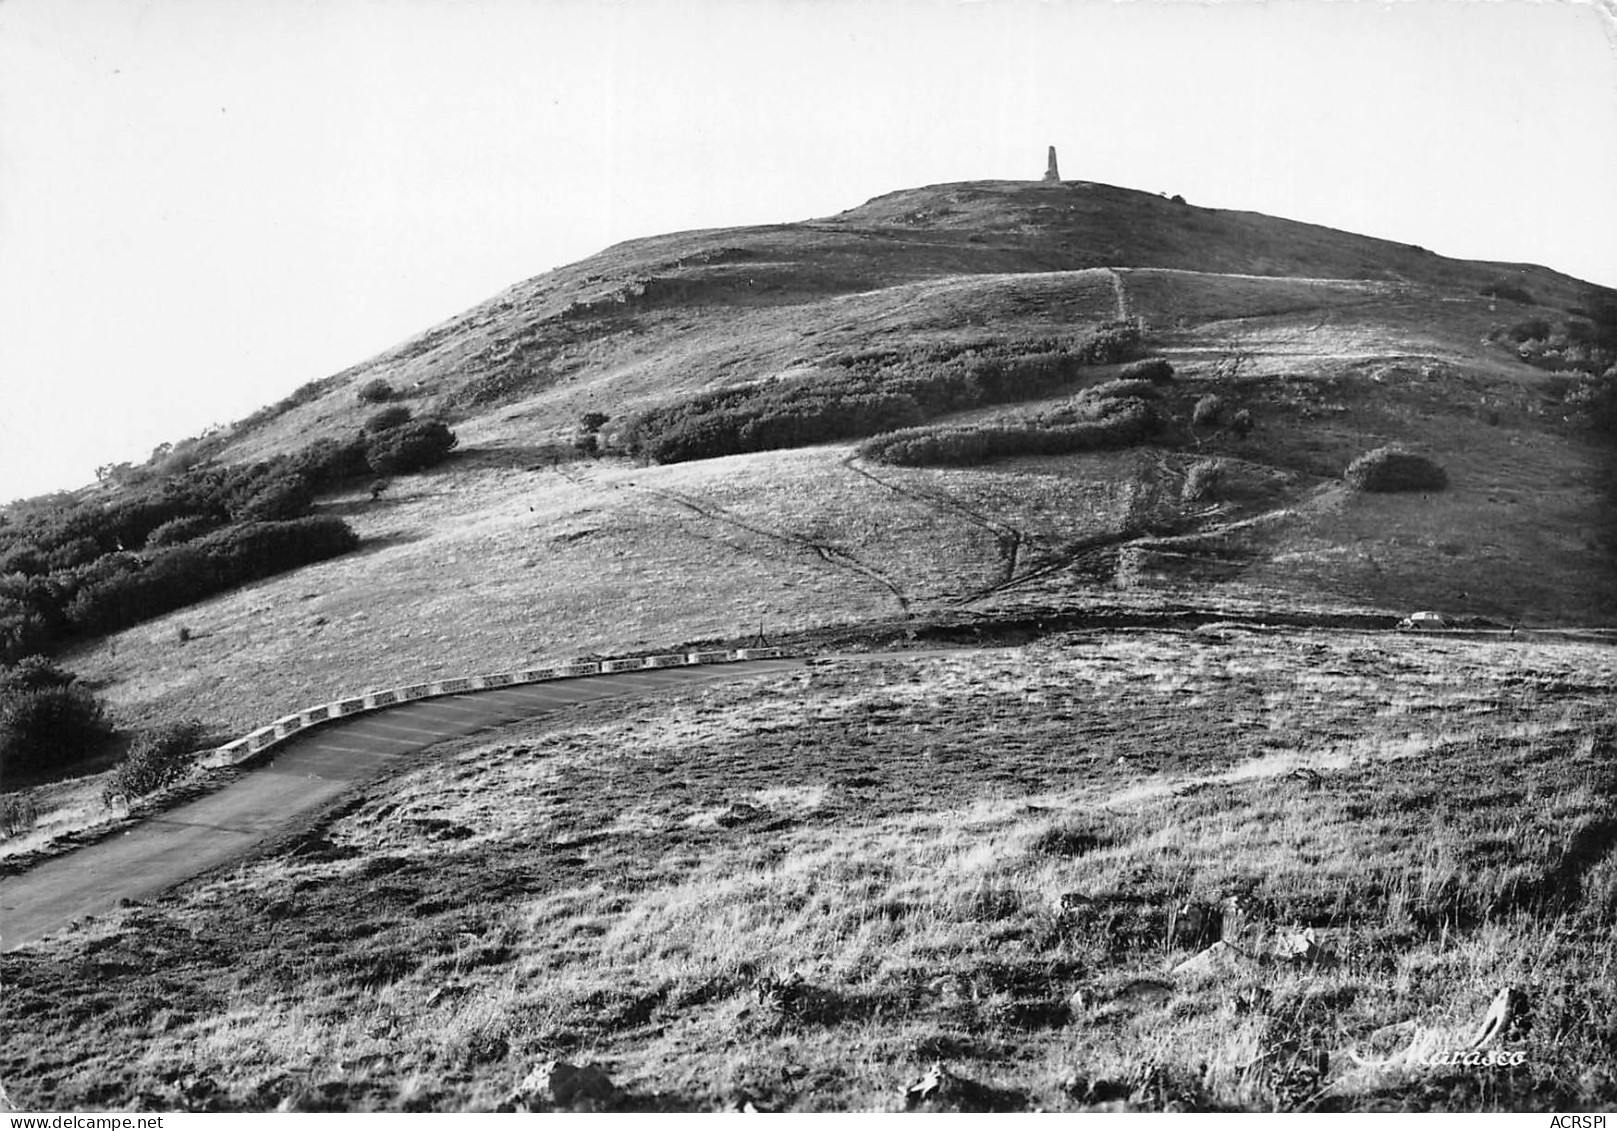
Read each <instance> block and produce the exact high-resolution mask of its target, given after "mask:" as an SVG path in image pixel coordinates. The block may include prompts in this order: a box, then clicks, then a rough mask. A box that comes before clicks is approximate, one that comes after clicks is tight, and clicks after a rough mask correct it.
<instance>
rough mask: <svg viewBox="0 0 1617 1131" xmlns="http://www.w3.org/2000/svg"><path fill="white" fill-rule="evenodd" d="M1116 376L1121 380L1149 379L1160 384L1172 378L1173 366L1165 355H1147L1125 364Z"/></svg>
mask: <svg viewBox="0 0 1617 1131" xmlns="http://www.w3.org/2000/svg"><path fill="white" fill-rule="evenodd" d="M1117 376H1118V379H1119V380H1122V381H1150V382H1151V383H1152V384H1157V385H1161V384H1166V383H1167V382H1169V381H1172V380H1173V366H1172V365H1170V364H1168V359H1167V358H1165V357H1147V358H1142V359H1140V360H1139V361H1132V362H1130V363H1129V364H1127V365H1125V366H1124V367H1123V371H1122V372H1121V373H1119V374H1118V375H1117Z"/></svg>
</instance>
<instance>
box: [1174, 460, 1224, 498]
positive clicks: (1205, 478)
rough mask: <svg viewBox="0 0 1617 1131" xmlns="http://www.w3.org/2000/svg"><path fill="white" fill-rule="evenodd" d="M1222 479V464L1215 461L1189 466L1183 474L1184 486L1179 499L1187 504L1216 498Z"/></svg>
mask: <svg viewBox="0 0 1617 1131" xmlns="http://www.w3.org/2000/svg"><path fill="white" fill-rule="evenodd" d="M1223 478H1224V464H1223V463H1222V462H1221V461H1219V460H1216V459H1208V460H1202V461H1201V462H1200V463H1197V464H1193V465H1191V468H1190V470H1189V471H1188V472H1186V473H1185V486H1184V489H1183V491H1181V493H1180V497H1181V498H1183V499H1184V500H1185V502H1187V503H1196V502H1200V501H1201V500H1203V499H1212V498H1216V497H1217V496H1218V484H1219V481H1220V480H1221V479H1223Z"/></svg>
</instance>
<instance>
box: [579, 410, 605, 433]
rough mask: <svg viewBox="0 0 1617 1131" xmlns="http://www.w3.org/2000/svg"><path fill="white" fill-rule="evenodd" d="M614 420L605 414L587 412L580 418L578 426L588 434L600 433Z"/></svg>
mask: <svg viewBox="0 0 1617 1131" xmlns="http://www.w3.org/2000/svg"><path fill="white" fill-rule="evenodd" d="M611 419H612V418H611V417H610V416H608V415H607V414H606V413H604V412H586V413H585V414H584V415H583V416H581V417H579V418H578V426H579V427H580V428H582V429H584V431H586V432H599V431H600V430H601V428H602V426H603V425H605V424H606V422H607V421H609V420H611Z"/></svg>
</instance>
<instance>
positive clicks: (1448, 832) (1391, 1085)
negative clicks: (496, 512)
mask: <svg viewBox="0 0 1617 1131" xmlns="http://www.w3.org/2000/svg"><path fill="white" fill-rule="evenodd" d="M1614 678H1617V669H1614V667H1613V653H1612V652H1611V651H1610V649H1608V648H1599V647H1584V646H1568V645H1547V644H1536V643H1524V642H1516V643H1514V644H1510V645H1499V644H1489V643H1480V642H1475V641H1463V640H1446V641H1433V640H1429V639H1412V638H1398V637H1389V636H1387V635H1385V634H1356V633H1348V634H1342V633H1338V634H1331V635H1326V634H1309V633H1285V634H1281V633H1268V632H1264V633H1251V632H1245V631H1236V630H1231V629H1220V628H1216V627H1213V628H1209V629H1206V630H1202V631H1199V632H1196V633H1187V634H1164V633H1125V634H1113V635H1099V634H1097V635H1079V636H1070V637H1058V638H1051V639H1047V640H1046V641H1045V642H1043V643H1041V644H1039V645H1037V646H1033V647H1025V648H1013V649H998V650H993V649H991V650H968V651H960V652H954V653H943V654H933V655H911V656H892V657H887V658H881V659H875V660H866V661H857V662H855V661H838V662H832V663H825V664H821V665H818V666H815V667H812V668H810V669H808V670H806V671H803V672H801V673H795V674H792V675H790V676H785V677H779V678H774V679H771V680H769V681H765V682H757V683H753V684H738V685H734V686H727V687H723V688H713V689H709V690H706V691H704V692H702V693H701V694H700V695H699V696H685V697H677V698H669V697H664V698H662V699H659V700H657V701H653V702H646V703H642V704H637V705H634V706H630V707H627V708H625V707H623V706H621V705H620V706H611V707H608V706H601V707H591V708H588V709H585V710H581V711H578V712H574V713H570V714H569V715H568V716H566V717H561V716H558V717H554V718H552V719H549V720H546V721H545V722H543V723H539V724H533V725H530V726H528V727H525V728H522V727H519V728H514V729H512V730H509V731H507V732H505V733H503V734H501V735H499V736H498V737H496V738H491V739H481V740H475V741H467V742H464V743H461V744H459V745H457V746H455V747H453V748H451V749H448V750H441V751H438V752H435V753H431V754H428V755H426V756H423V757H421V758H419V759H417V760H416V762H415V764H414V766H413V768H411V769H410V770H408V771H407V772H404V773H403V774H401V775H400V776H398V777H397V778H396V779H394V780H391V781H388V782H385V783H381V784H378V785H376V786H373V787H369V788H368V789H367V790H366V791H365V792H362V793H361V794H359V795H358V796H356V797H354V798H352V799H351V802H350V803H349V804H348V805H347V806H345V807H344V808H343V810H342V811H341V812H339V813H337V814H334V815H332V816H331V817H330V818H328V819H327V820H325V821H323V822H321V823H319V824H317V825H315V826H313V827H310V828H307V829H303V830H301V831H300V832H299V833H298V834H297V835H296V836H295V837H293V838H291V839H289V840H288V841H287V842H286V843H285V844H283V845H282V846H281V848H280V849H279V850H277V851H273V852H271V853H269V854H268V855H266V856H264V857H263V858H261V859H259V860H256V861H254V862H251V863H248V864H246V865H243V866H241V867H239V868H233V869H231V870H230V871H229V872H228V873H225V874H219V875H216V876H214V877H211V878H209V879H206V880H205V881H203V882H201V883H199V884H196V885H194V886H193V887H192V888H191V889H189V890H187V891H185V892H182V893H177V894H173V895H170V896H168V897H165V898H163V899H160V900H158V901H155V902H153V903H150V904H147V905H142V906H137V907H132V908H127V909H124V910H121V911H119V912H117V913H116V914H115V915H113V916H111V917H109V918H108V919H106V920H104V921H100V922H96V923H93V924H86V925H84V926H82V927H81V928H78V929H75V930H73V931H71V932H69V933H67V934H65V935H63V936H61V937H59V938H58V939H56V940H55V941H52V942H48V943H46V944H44V945H42V946H41V947H40V948H38V949H37V950H35V951H32V952H27V953H22V954H14V955H6V956H4V957H3V958H0V977H3V979H4V982H5V984H6V987H7V996H6V1003H7V1015H8V1017H9V1018H10V1019H11V1020H12V1021H13V1022H14V1023H13V1024H8V1025H7V1026H6V1027H5V1028H4V1029H3V1030H0V1077H3V1078H4V1079H5V1081H6V1082H7V1085H8V1088H9V1089H10V1093H11V1096H12V1098H13V1100H14V1101H16V1102H18V1103H21V1104H23V1105H26V1106H27V1107H30V1108H39V1109H45V1108H55V1109H60V1108H69V1107H72V1108H79V1107H97V1106H111V1107H117V1108H190V1109H193V1110H230V1109H243V1108H245V1109H273V1108H277V1107H279V1108H282V1109H286V1110H317V1109H352V1108H361V1109H363V1108H380V1109H399V1108H403V1109H417V1110H420V1109H426V1110H436V1109H453V1108H465V1107H471V1108H482V1109H488V1108H494V1107H499V1106H501V1105H508V1106H517V1105H520V1106H523V1107H530V1108H539V1109H544V1108H548V1107H550V1106H551V1105H552V1097H551V1095H550V1094H549V1093H548V1092H547V1091H545V1089H544V1087H543V1075H542V1074H541V1076H540V1079H539V1081H538V1082H537V1083H535V1082H533V1081H531V1080H530V1079H529V1077H530V1073H532V1071H533V1070H534V1069H535V1068H536V1067H537V1066H539V1065H541V1064H542V1063H544V1062H546V1061H549V1060H551V1059H553V1058H561V1059H565V1060H569V1061H572V1062H575V1063H580V1064H582V1063H585V1062H588V1061H598V1062H600V1063H601V1064H602V1065H603V1066H604V1068H605V1070H606V1071H607V1072H608V1073H609V1075H610V1077H611V1079H612V1081H613V1082H614V1083H615V1084H616V1085H617V1087H618V1089H619V1094H618V1096H617V1097H616V1098H614V1099H608V1100H603V1101H602V1102H603V1104H604V1105H605V1106H612V1107H622V1108H628V1109H643V1108H658V1109H665V1110H666V1109H674V1110H679V1109H695V1110H711V1109H722V1108H726V1107H733V1106H736V1105H740V1104H743V1103H747V1102H750V1103H752V1104H754V1105H756V1106H758V1107H761V1108H764V1109H776V1108H780V1109H822V1110H824V1109H830V1110H836V1109H854V1110H896V1109H899V1108H902V1107H903V1106H904V1105H905V1097H904V1089H905V1088H906V1087H908V1086H910V1085H913V1084H915V1083H917V1082H918V1081H919V1080H921V1078H922V1077H923V1076H924V1074H925V1073H926V1072H927V1070H928V1068H929V1066H930V1065H932V1064H933V1063H934V1062H935V1061H939V1060H941V1061H943V1062H944V1064H945V1066H946V1068H947V1070H948V1071H949V1073H950V1074H951V1075H952V1077H953V1078H954V1080H955V1081H956V1083H953V1084H951V1085H949V1087H948V1089H947V1090H946V1091H945V1092H944V1093H943V1094H942V1095H941V1096H939V1097H938V1099H937V1100H936V1102H935V1104H933V1105H931V1106H941V1107H945V1108H964V1109H967V1110H973V1109H984V1108H986V1109H994V1110H999V1109H1024V1108H1034V1107H1036V1108H1043V1109H1053V1110H1069V1109H1079V1108H1093V1107H1112V1108H1118V1107H1127V1108H1132V1109H1143V1110H1163V1109H1169V1110H1187V1109H1188V1110H1235V1109H1242V1110H1271V1109H1278V1110H1344V1109H1350V1110H1364V1109H1383V1110H1385V1109H1407V1108H1414V1109H1436V1110H1476V1109H1501V1110H1523V1109H1550V1110H1563V1111H1564V1110H1568V1109H1576V1108H1596V1109H1600V1108H1606V1107H1609V1106H1610V1105H1611V1104H1612V1102H1613V1101H1614V1100H1617V1091H1614V1090H1613V1089H1614V1087H1617V1084H1614V1082H1613V1078H1612V1076H1611V1073H1610V1071H1609V1055H1608V1054H1609V1050H1610V1043H1611V1040H1612V1038H1613V1033H1612V1028H1611V1024H1612V1022H1611V1018H1612V1017H1613V1008H1614V1006H1617V1001H1614V1000H1613V998H1612V988H1611V987H1612V985H1613V982H1612V978H1611V972H1612V969H1613V964H1614V962H1617V953H1614V951H1613V942H1612V936H1611V933H1610V931H1609V930H1608V929H1607V926H1608V925H1609V923H1610V919H1611V915H1612V914H1613V912H1614V910H1617V905H1614V900H1617V870H1614V868H1613V861H1612V858H1611V855H1610V846H1611V843H1612V829H1613V827H1614V822H1617V796H1614V794H1613V790H1612V787H1611V775H1610V764H1611V758H1612V755H1613V750H1612V742H1613V738H1614V736H1613V734H1612V730H1611V718H1610V702H1609V689H1610V686H1611V684H1612V681H1613V679H1614ZM1305 931H1306V932H1309V933H1308V934H1306V935H1305V934H1304V933H1303V932H1305ZM1220 937H1222V938H1224V939H1232V940H1237V941H1239V942H1240V946H1241V955H1237V956H1235V957H1231V958H1228V960H1227V962H1226V963H1225V964H1223V965H1216V964H1215V965H1213V966H1212V967H1211V968H1210V969H1200V968H1197V967H1195V966H1193V967H1191V968H1188V969H1181V968H1180V967H1181V964H1182V963H1184V962H1186V961H1187V960H1189V959H1191V958H1192V957H1193V956H1195V955H1196V954H1198V953H1199V952H1201V951H1202V950H1203V949H1204V948H1206V947H1207V945H1208V944H1209V942H1211V941H1212V940H1214V939H1217V938H1220ZM1204 961H1205V960H1204ZM1507 988H1513V989H1514V990H1515V991H1516V997H1515V998H1513V999H1512V1000H1513V1003H1514V1004H1513V1009H1512V1012H1511V1014H1510V1017H1509V1023H1508V1024H1507V1025H1506V1026H1505V1028H1504V1029H1503V1031H1502V1032H1501V1033H1500V1034H1499V1035H1498V1036H1497V1037H1496V1038H1495V1039H1494V1041H1493V1043H1492V1044H1491V1045H1490V1046H1489V1047H1490V1048H1497V1049H1499V1050H1502V1051H1505V1052H1508V1053H1512V1054H1518V1055H1519V1056H1520V1063H1519V1064H1517V1065H1516V1066H1514V1067H1511V1066H1504V1067H1494V1068H1482V1069H1479V1068H1475V1067H1464V1066H1454V1065H1447V1066H1445V1065H1436V1066H1429V1065H1425V1064H1423V1063H1420V1062H1419V1061H1418V1060H1417V1059H1414V1058H1417V1057H1425V1056H1431V1055H1436V1054H1441V1053H1444V1052H1446V1051H1447V1050H1453V1049H1463V1048H1465V1046H1466V1045H1467V1044H1468V1043H1469V1042H1470V1041H1471V1039H1472V1037H1473V1036H1474V1034H1475V1033H1476V1032H1477V1031H1478V1029H1479V1028H1480V1025H1481V1022H1482V1020H1483V1018H1484V1016H1485V1014H1486V1013H1487V1011H1488V1008H1489V1004H1490V1002H1491V1001H1493V1000H1494V999H1495V998H1496V997H1497V995H1498V994H1499V993H1500V991H1501V990H1504V989H1507ZM130 1050H138V1051H133V1052H132V1051H130ZM525 1081H527V1082H526V1083H525Z"/></svg>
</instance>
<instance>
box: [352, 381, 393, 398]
mask: <svg viewBox="0 0 1617 1131" xmlns="http://www.w3.org/2000/svg"><path fill="white" fill-rule="evenodd" d="M355 395H356V396H358V397H359V400H360V403H361V404H381V403H382V402H383V401H390V400H392V399H393V386H392V385H389V384H388V383H387V382H386V381H384V380H382V379H381V378H380V377H378V378H376V379H375V380H374V381H366V382H365V383H364V384H363V385H361V386H360V387H359V390H358V392H357V393H356V394H355Z"/></svg>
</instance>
